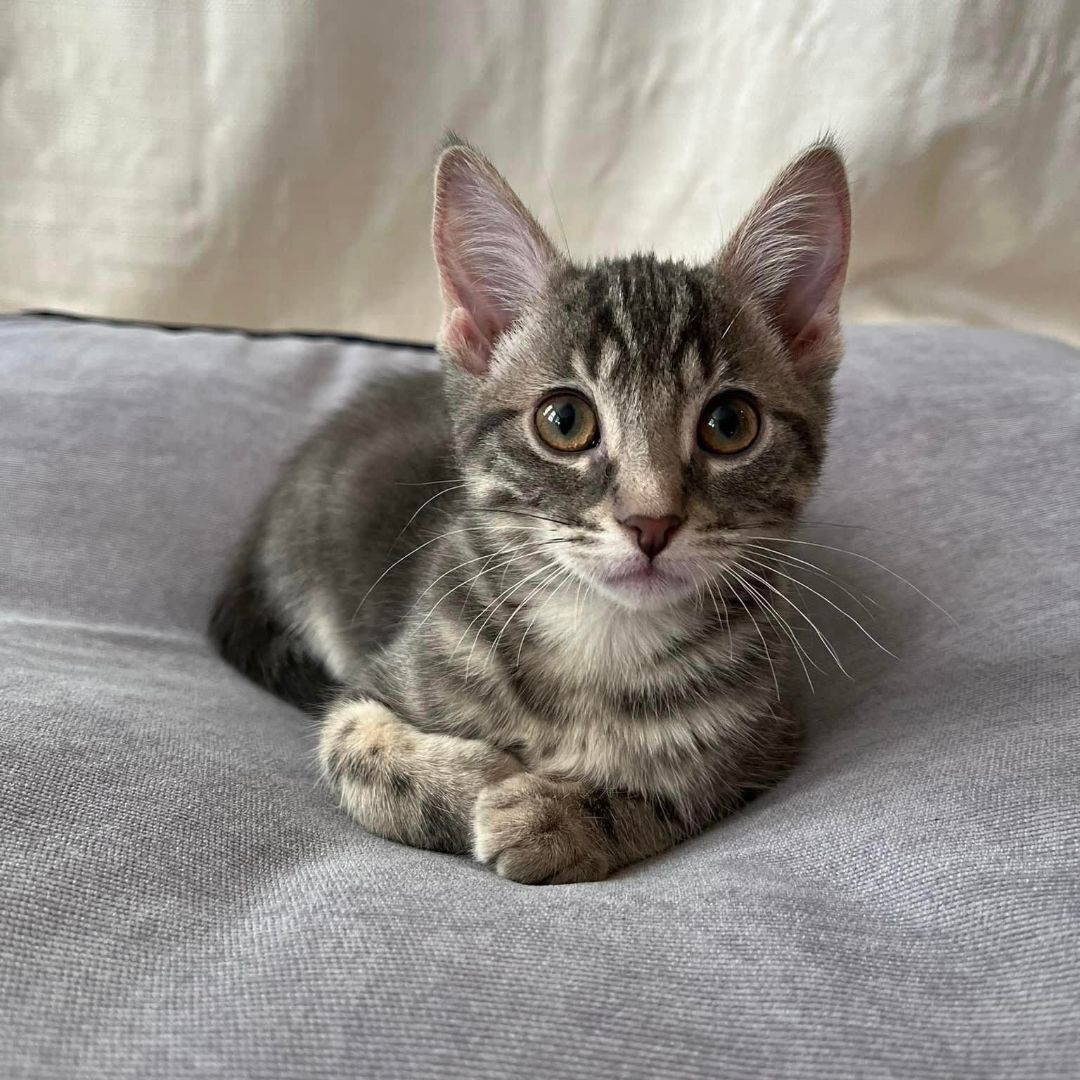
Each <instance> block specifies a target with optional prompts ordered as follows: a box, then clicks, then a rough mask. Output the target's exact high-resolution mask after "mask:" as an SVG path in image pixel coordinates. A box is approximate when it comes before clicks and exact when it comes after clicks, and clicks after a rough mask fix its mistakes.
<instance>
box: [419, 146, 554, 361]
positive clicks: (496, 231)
mask: <svg viewBox="0 0 1080 1080" xmlns="http://www.w3.org/2000/svg"><path fill="white" fill-rule="evenodd" d="M433 241H434V247H435V261H436V263H437V264H438V268H439V281H440V284H441V286H442V293H443V303H444V310H445V318H444V323H443V329H442V334H441V336H440V343H441V345H442V347H443V349H444V351H445V352H446V353H447V354H448V355H449V356H450V357H451V358H452V359H453V360H455V361H456V362H457V363H458V364H460V365H461V366H462V367H463V368H465V369H466V370H467V371H471V372H473V373H474V374H482V373H483V372H484V371H486V370H487V367H488V364H489V363H490V359H491V350H492V348H493V346H494V344H495V342H496V340H497V339H498V337H499V335H500V334H502V333H504V332H505V331H506V330H507V329H508V328H509V327H510V326H511V325H512V324H513V322H514V321H515V320H516V319H517V318H518V316H519V315H520V314H521V312H522V310H523V308H524V306H525V305H526V304H527V303H528V302H529V300H531V299H532V298H533V297H535V296H536V295H537V294H538V293H539V292H540V290H541V288H542V287H543V283H544V279H545V277H546V275H547V271H548V268H549V266H550V265H551V263H552V262H553V261H554V259H555V253H554V250H553V248H552V247H551V244H550V242H549V241H548V239H547V237H546V236H545V235H544V233H543V231H542V230H541V229H540V226H539V225H537V224H536V222H535V221H534V220H533V218H532V216H531V215H530V214H529V212H528V211H527V210H526V209H525V207H524V206H522V205H521V202H520V201H519V200H518V198H517V196H516V195H515V194H514V193H513V191H511V190H510V188H509V186H508V185H507V183H506V181H505V180H503V178H502V177H501V176H500V175H499V174H498V173H497V172H496V171H495V169H494V168H493V167H492V166H491V164H490V163H489V162H488V161H487V160H486V159H485V158H484V157H482V156H481V155H480V154H479V153H477V151H475V150H473V149H472V148H471V147H468V146H464V145H457V146H452V147H451V148H449V149H448V150H446V151H445V152H444V153H443V156H442V158H441V159H440V161H439V167H438V171H437V173H436V178H435V220H434V224H433Z"/></svg>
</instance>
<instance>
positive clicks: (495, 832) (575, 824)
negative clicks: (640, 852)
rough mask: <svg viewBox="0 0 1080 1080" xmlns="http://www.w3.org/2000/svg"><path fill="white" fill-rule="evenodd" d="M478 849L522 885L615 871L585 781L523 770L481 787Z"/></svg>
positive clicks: (601, 875) (475, 843)
mask: <svg viewBox="0 0 1080 1080" xmlns="http://www.w3.org/2000/svg"><path fill="white" fill-rule="evenodd" d="M473 854H474V855H475V856H476V858H477V859H479V860H480V861H481V862H485V863H492V864H493V865H494V867H495V870H496V872H497V873H498V874H499V875H500V876H501V877H504V878H509V879H510V880H511V881H519V882H521V883H522V884H523V885H565V884H569V883H570V882H575V881H599V880H600V879H601V878H605V877H607V875H608V873H609V872H610V865H611V860H610V858H609V855H608V852H607V849H606V843H605V838H604V835H603V833H602V832H601V831H600V829H599V828H598V827H597V826H596V824H595V822H594V821H593V820H592V818H591V817H590V815H589V814H588V813H587V810H586V806H585V802H584V798H583V791H582V788H581V787H580V785H578V784H574V783H568V782H563V781H558V780H549V779H547V778H546V777H543V776H534V775H532V774H531V773H518V774H517V775H515V776H511V777H509V778H508V779H506V780H503V781H501V782H500V783H497V784H492V785H490V786H489V787H486V788H484V789H483V791H481V792H480V796H479V798H478V799H477V801H476V808H475V810H474V814H473Z"/></svg>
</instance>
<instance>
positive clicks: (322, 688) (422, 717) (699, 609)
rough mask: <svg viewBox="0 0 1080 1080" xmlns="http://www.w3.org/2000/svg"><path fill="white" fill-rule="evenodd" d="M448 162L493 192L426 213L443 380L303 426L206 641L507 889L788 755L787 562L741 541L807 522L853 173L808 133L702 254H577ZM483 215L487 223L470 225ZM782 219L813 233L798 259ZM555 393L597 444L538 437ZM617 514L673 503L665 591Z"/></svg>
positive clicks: (678, 820) (392, 805)
mask: <svg viewBox="0 0 1080 1080" xmlns="http://www.w3.org/2000/svg"><path fill="white" fill-rule="evenodd" d="M455 169H457V170H459V171H461V172H463V173H464V174H465V175H466V179H467V184H466V185H464V187H462V188H461V189H456V188H455V187H454V183H453V175H452V174H453V171H454V170H455ZM448 173H449V174H451V175H450V178H449V179H447V174H448ZM439 175H440V184H441V185H442V186H441V187H438V188H437V200H441V207H442V213H443V215H444V219H445V216H446V215H447V214H449V215H451V217H452V215H453V213H454V205H453V204H454V200H455V199H465V200H466V201H467V200H470V199H476V198H479V199H480V200H481V201H483V200H485V199H487V200H490V201H491V203H492V205H491V206H488V207H487V208H486V209H485V208H481V209H480V210H477V209H476V208H475V207H473V206H471V205H466V206H465V207H464V209H463V210H462V214H461V216H460V218H459V219H458V220H457V222H456V224H454V225H453V227H447V228H444V229H443V231H442V232H441V233H440V210H439V208H437V212H436V254H437V258H438V259H439V265H440V270H441V272H442V275H443V291H444V297H445V298H446V302H447V319H446V322H445V324H444V331H443V338H442V341H441V348H442V352H443V355H444V357H445V358H446V364H445V365H444V372H443V373H442V374H425V375H409V376H400V377H396V378H395V377H388V378H387V379H385V381H383V382H382V383H380V384H379V385H378V386H376V387H375V388H371V387H368V388H366V389H365V390H364V392H363V393H362V394H361V395H359V396H358V397H357V398H356V400H354V401H353V402H352V403H351V404H349V405H348V406H347V407H346V408H345V409H344V410H342V411H341V412H340V413H339V414H337V415H336V416H334V417H332V418H331V419H330V421H329V422H328V423H327V424H326V425H325V426H324V427H323V428H322V429H321V430H320V431H318V432H317V433H316V434H315V435H314V436H313V437H312V438H311V439H310V440H309V441H308V443H307V444H306V445H305V446H304V447H303V448H301V450H300V451H299V453H298V454H297V455H296V456H295V458H294V459H293V461H292V462H291V463H290V465H289V466H288V468H287V469H286V470H285V471H284V473H283V475H282V477H281V479H280V481H279V483H278V485H277V487H276V488H275V490H274V491H273V492H272V493H271V494H270V496H269V497H268V499H267V500H266V502H265V504H264V505H263V507H262V509H261V511H260V513H259V515H258V517H257V519H256V521H255V522H254V523H253V526H252V529H251V532H250V534H249V536H248V538H247V540H246V541H245V544H244V546H243V548H242V550H241V552H240V555H239V556H238V559H237V563H236V568H235V571H234V573H233V576H232V578H231V580H230V582H229V584H228V585H227V587H226V589H225V591H224V593H223V594H222V597H221V600H220V601H219V605H218V608H217V610H216V612H215V616H214V621H213V632H214V635H215V637H216V639H217V640H218V642H219V644H220V645H221V648H222V650H223V652H224V654H225V655H226V657H227V658H229V659H230V660H232V661H233V662H234V663H236V664H237V665H238V666H239V667H241V668H242V669H243V670H245V671H246V672H247V673H248V674H250V675H251V676H252V677H254V678H256V679H257V680H259V681H260V682H262V683H263V684H265V685H267V686H269V687H271V688H272V689H274V690H275V691H276V692H278V693H281V694H283V695H284V696H286V697H289V698H290V699H291V700H294V701H296V702H297V703H298V704H301V705H304V706H305V707H308V708H310V709H312V710H313V711H315V712H316V713H317V714H318V715H319V716H320V722H321V733H320V744H319V754H320V759H321V762H322V765H323V769H324V771H325V775H326V777H327V778H328V780H329V782H330V783H331V784H332V785H333V787H334V789H335V790H336V792H337V795H338V797H339V798H340V800H341V802H342V805H343V806H344V807H345V809H346V810H347V811H348V812H349V813H350V814H352V815H353V816H354V817H355V818H356V819H357V820H358V821H359V822H360V823H361V824H362V825H364V826H365V827H366V828H368V829H370V830H371V831H373V832H375V833H377V834H379V835H381V836H385V837H389V838H392V839H395V840H398V841H401V842H403V843H407V844H412V845H415V846H419V847H425V848H431V849H436V850H441V851H450V852H456V853H460V854H465V855H472V856H473V857H475V858H477V859H479V860H482V861H483V862H486V863H489V864H491V865H492V866H493V867H494V868H495V869H496V870H497V871H498V873H500V874H501V875H503V876H504V877H507V878H510V879H513V880H515V881H519V882H526V883H563V882H573V881H582V880H592V879H597V878H600V877H603V876H605V875H607V874H609V873H611V872H612V871H614V870H615V869H617V868H619V867H621V866H624V865H626V864H627V863H630V862H633V861H636V860H638V859H641V858H644V857H646V856H648V855H651V854H654V853H656V852H660V851H663V850H665V849H666V848H669V847H671V846H672V845H673V844H675V843H677V842H678V841H679V840H681V839H683V838H685V837H688V836H691V835H693V834H694V833H696V832H698V831H700V830H701V829H703V828H704V827H705V826H707V825H708V824H710V823H711V822H713V821H715V820H716V819H717V818H719V817H720V816H722V815H723V814H725V813H728V812H729V811H731V810H733V809H735V808H736V807H737V806H738V805H740V803H741V802H743V801H744V800H745V799H746V798H747V797H748V796H749V795H750V794H752V793H754V792H756V791H759V790H761V789H764V788H766V787H768V786H770V785H772V784H773V783H774V782H775V781H776V780H777V779H778V778H779V777H781V776H782V775H783V774H784V773H785V772H786V771H787V770H788V769H789V768H790V767H791V766H792V764H793V762H794V760H795V757H796V753H797V749H798V742H799V739H798V734H799V726H798V724H797V722H796V720H795V719H794V718H793V717H792V716H791V714H790V713H789V712H788V711H787V710H786V709H785V707H784V706H783V704H782V703H781V701H780V700H779V692H778V689H777V687H778V684H779V683H780V682H781V680H782V675H783V671H784V668H785V666H786V664H787V662H788V652H789V649H790V646H791V642H790V641H789V640H788V637H787V635H786V634H785V632H784V629H783V622H782V620H779V619H777V618H775V617H773V616H775V615H777V614H778V613H783V611H784V607H785V603H786V601H785V599H784V580H783V578H782V577H781V576H780V575H778V574H777V573H775V572H774V571H773V570H772V569H771V568H770V565H771V564H769V563H767V562H766V561H765V560H763V559H761V558H760V556H759V555H755V549H754V548H753V546H752V545H753V543H754V542H755V539H756V538H760V537H770V536H772V537H785V536H787V535H788V534H789V533H790V531H791V530H792V528H793V526H794V525H795V523H796V521H797V519H798V516H799V512H800V510H801V509H802V507H803V506H804V504H805V503H806V501H807V499H808V498H809V496H810V494H811V493H812V491H813V489H814V484H815V481H816V480H817V477H818V474H819V471H820V468H821V463H822V457H823V454H824V451H825V434H826V425H827V420H828V415H829V405H830V397H829V382H830V377H831V375H832V372H833V369H834V367H835V364H836V362H837V360H838V358H839V353H840V338H839V329H838V325H837V322H836V306H837V302H838V295H839V284H840V283H842V278H843V269H844V264H843V260H844V259H845V258H846V250H847V247H846V245H847V218H846V213H847V210H846V206H847V204H846V188H845V187H844V185H843V169H842V166H841V165H840V163H839V158H838V157H837V155H836V152H835V150H833V149H832V148H831V147H829V146H819V147H816V148H814V149H812V150H811V151H809V152H808V153H807V154H806V155H804V157H803V158H802V159H800V161H799V162H796V164H795V165H793V166H791V167H790V168H789V169H788V170H787V172H785V173H784V174H782V176H781V177H780V179H779V180H778V181H777V184H776V185H774V188H773V189H772V191H771V193H770V195H767V196H766V197H765V200H763V204H761V205H759V207H757V208H755V210H754V211H752V213H751V217H750V218H748V219H747V220H748V222H749V223H750V226H749V227H748V226H747V225H746V224H745V223H744V226H743V227H742V229H741V231H740V232H738V233H737V234H736V236H735V238H733V241H732V244H731V245H729V247H728V248H726V249H725V250H724V251H723V252H721V253H720V255H719V256H718V257H717V259H716V260H714V261H713V262H712V263H710V264H708V265H705V266H689V265H686V264H684V263H681V262H670V261H664V260H661V259H658V258H656V257H653V256H651V255H637V256H633V257H631V258H626V259H612V260H605V261H601V262H597V263H594V264H591V265H587V266H581V265H575V264H573V263H571V262H569V261H568V260H566V259H564V258H562V257H561V256H558V255H556V254H555V252H554V249H553V248H551V247H550V245H548V244H547V241H546V238H544V237H543V234H542V233H541V231H540V230H539V226H537V225H536V223H535V221H533V220H532V218H531V217H528V216H527V211H525V210H524V208H523V207H522V206H521V205H520V203H518V202H517V201H516V198H514V197H513V194H512V192H510V191H509V188H507V187H506V186H505V181H503V180H502V178H501V177H499V176H498V174H497V173H495V172H494V170H493V169H492V168H491V166H490V165H489V164H488V163H487V162H486V161H485V160H484V159H483V158H482V157H481V156H480V155H479V154H478V153H477V152H476V151H474V150H473V149H472V148H471V147H468V146H465V145H464V144H460V143H456V142H455V143H453V144H452V145H451V146H450V147H449V148H448V149H447V150H446V151H445V152H444V155H443V159H442V161H441V163H440V174H439ZM462 192H464V194H462ZM770 198H772V200H773V204H774V205H771V206H770V204H769V203H768V200H769V199H770ZM830 199H832V202H831V203H830V202H829V200H830ZM448 204H449V206H450V209H449V210H448V209H447V205H448ZM809 204H812V205H814V206H815V208H816V209H815V213H814V215H812V216H811V217H810V218H805V217H804V218H802V219H800V220H792V219H790V218H789V217H787V216H785V206H787V207H794V208H796V209H799V208H803V207H805V206H806V205H809ZM822 205H824V206H825V207H826V212H824V213H822V212H820V207H821V206H822ZM830 206H832V207H833V208H834V209H833V210H832V211H830V210H829V207H830ZM755 215H756V219H757V220H759V221H761V222H762V225H761V226H760V228H762V229H764V230H765V232H763V233H762V235H760V236H755V235H754V232H753V222H754V220H755ZM490 220H497V221H498V228H499V235H498V237H496V238H494V239H492V238H487V237H485V236H483V235H480V236H477V235H475V230H476V229H477V228H479V229H483V227H484V222H486V221H490ZM515 222H517V223H518V224H517V227H518V228H519V229H520V232H521V236H520V238H519V239H520V240H521V245H522V247H521V251H518V252H514V251H512V250H510V249H512V248H513V246H514V244H513V233H514V228H515ZM822 222H824V223H825V224H824V225H822V224H821V223H822ZM444 224H445V220H444ZM777 229H781V230H787V232H786V233H784V235H787V236H788V237H789V240H788V243H789V244H790V245H791V246H792V247H793V248H798V249H800V250H801V251H804V252H809V255H808V256H807V257H806V258H805V259H803V260H802V261H800V258H799V254H798V252H796V253H795V254H794V255H791V256H790V257H786V256H784V255H783V252H782V251H781V250H780V246H778V245H781V241H778V240H777V231H776V230H777ZM830 229H832V231H831V232H829V230H830ZM455 230H456V231H455ZM800 230H802V231H801V232H800ZM496 240H497V242H496ZM838 244H839V245H840V246H841V247H842V251H841V252H839V253H838V252H837V251H836V250H834V249H835V248H836V246H837V245H838ZM455 245H456V247H455ZM508 250H509V251H510V254H509V255H508V258H510V259H511V260H512V261H513V265H512V266H509V267H505V266H503V267H500V266H499V265H497V264H498V261H499V258H500V252H501V251H503V252H505V251H508ZM755 250H757V251H759V252H762V253H764V258H765V263H764V264H762V265H755V264H754V261H753V255H754V252H755ZM522 251H524V252H525V255H524V256H522V253H521V252H522ZM462 252H463V254H462ZM455 259H457V260H458V261H457V262H455ZM485 260H488V261H490V262H492V263H493V265H492V266H490V267H486V266H485ZM477 265H479V269H480V271H482V273H477V272H476V269H477ZM463 268H464V269H463ZM470 274H471V275H472V276H471V277H470V276H469V275H470ZM763 274H765V275H767V277H768V280H767V286H763V285H762V281H763V277H762V275H763ZM777 274H779V275H780V277H779V278H778V277H777ZM800 274H801V275H802V277H801V278H800V277H799V275H800ZM530 275H531V277H530ZM815 275H817V277H818V278H821V279H822V280H817V279H816V278H815ZM826 279H827V280H826ZM507 282H509V283H510V284H509V285H507ZM785 289H786V290H787V292H786V293H785ZM485 290H486V294H485ZM778 305H779V306H778ZM785 305H786V306H785ZM800 305H801V309H800ZM559 389H571V390H574V391H575V392H578V393H580V394H581V395H582V396H583V397H585V398H586V399H587V400H588V401H589V402H591V403H592V405H593V407H594V409H595V412H596V415H597V416H598V418H599V423H600V429H601V437H600V441H599V443H598V445H597V446H596V447H595V448H593V449H590V450H588V451H586V452H584V453H577V454H566V453H561V452H558V451H554V450H552V449H550V448H549V447H548V446H546V445H545V444H544V443H543V442H542V440H541V439H540V438H539V437H538V435H537V431H536V427H535V423H534V415H535V412H536V409H537V405H538V403H539V402H540V401H542V400H543V399H544V398H545V396H546V395H549V394H550V393H551V392H552V391H553V390H559ZM729 389H737V390H739V391H742V392H744V393H746V394H749V395H752V398H753V399H754V400H755V401H756V402H757V403H758V408H759V411H760V416H761V431H760V434H759V435H758V438H757V440H756V442H754V443H753V445H752V446H751V447H750V448H749V449H748V450H746V451H745V452H743V453H741V454H738V455H734V456H732V457H730V458H723V457H716V456H710V455H709V454H706V453H704V452H703V451H702V449H701V447H700V446H699V445H698V443H697V439H696V436H695V432H696V429H697V423H698V418H699V416H700V415H701V413H702V410H703V408H704V407H705V406H706V404H707V403H708V402H709V401H710V400H711V399H712V398H714V396H715V395H716V394H717V393H720V392H722V391H725V390H729ZM627 514H639V515H650V516H653V517H659V516H663V515H665V514H676V515H677V516H678V517H679V518H680V519H681V520H682V521H683V524H682V526H681V527H680V528H678V530H677V532H676V533H675V534H674V537H673V539H672V540H671V542H670V543H669V545H668V546H667V547H666V548H665V549H664V550H663V551H662V552H661V553H660V554H659V555H657V556H656V557H655V560H654V562H655V568H656V570H657V573H658V574H660V575H661V577H662V580H661V581H660V583H659V584H658V585H656V586H655V587H654V586H653V584H651V583H650V582H645V584H644V585H643V586H641V587H640V588H639V587H637V586H635V587H634V588H632V589H628V588H623V587H622V586H621V585H620V584H619V581H620V579H619V577H618V573H619V572H620V571H621V569H622V568H627V569H628V571H636V570H637V569H640V565H641V561H642V560H643V559H644V558H645V557H644V556H643V555H642V554H641V552H640V551H639V550H638V549H637V547H636V546H635V540H634V537H633V535H632V533H631V530H629V529H628V528H627V527H626V526H625V525H622V524H620V521H621V520H622V519H624V518H625V517H626V515H627Z"/></svg>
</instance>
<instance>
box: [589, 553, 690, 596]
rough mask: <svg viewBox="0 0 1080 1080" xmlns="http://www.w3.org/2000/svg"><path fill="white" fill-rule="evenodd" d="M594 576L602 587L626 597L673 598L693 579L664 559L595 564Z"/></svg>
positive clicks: (687, 586)
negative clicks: (630, 562) (621, 563)
mask: <svg viewBox="0 0 1080 1080" xmlns="http://www.w3.org/2000/svg"><path fill="white" fill-rule="evenodd" d="M593 577H594V580H595V581H596V583H597V584H598V585H599V586H600V587H601V588H603V589H604V590H606V591H608V592H610V593H616V594H619V595H622V596H625V597H627V598H633V597H638V598H641V599H647V598H656V599H659V598H661V597H667V598H675V597H677V596H683V595H685V594H686V593H687V592H688V591H690V590H692V589H693V588H694V584H693V582H692V581H691V580H690V579H689V578H688V577H687V576H686V575H685V574H683V573H680V572H679V570H678V568H677V567H675V566H673V565H672V564H670V563H663V562H660V563H658V562H641V563H633V564H631V565H626V564H623V565H621V566H609V567H603V568H600V567H597V568H595V569H594V570H593Z"/></svg>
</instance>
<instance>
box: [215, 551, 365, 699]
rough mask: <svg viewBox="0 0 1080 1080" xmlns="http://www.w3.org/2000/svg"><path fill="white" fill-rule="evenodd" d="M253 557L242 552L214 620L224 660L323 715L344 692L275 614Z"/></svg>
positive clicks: (217, 606) (281, 696)
mask: <svg viewBox="0 0 1080 1080" xmlns="http://www.w3.org/2000/svg"><path fill="white" fill-rule="evenodd" d="M253 562H254V560H253V559H252V558H251V557H250V553H248V552H242V553H241V555H240V558H239V559H238V560H237V561H236V563H235V564H234V566H233V568H232V571H231V572H230V574H229V578H228V581H227V582H226V585H225V588H224V589H223V590H222V591H221V594H220V595H219V596H218V599H217V602H216V603H215V605H214V610H213V613H212V614H211V616H210V628H209V629H210V638H211V640H212V641H213V642H214V645H215V646H216V647H217V650H218V652H219V653H220V654H221V656H222V657H223V658H224V659H225V660H226V661H227V662H228V663H230V664H232V666H233V667H234V668H236V669H237V671H239V672H240V673H241V674H243V675H246V676H247V677H248V678H249V679H251V680H252V682H255V683H258V684H259V685H260V686H262V687H264V688H265V689H267V690H269V691H270V692H271V693H272V694H275V695H276V696H277V697H280V698H283V699H284V700H285V701H288V702H289V703H291V704H293V705H296V706H297V707H298V708H301V709H303V710H304V711H305V712H309V713H312V714H320V713H321V712H322V711H323V710H324V709H325V707H326V706H327V705H328V704H329V703H330V701H331V700H333V698H334V697H336V696H337V694H338V693H340V691H341V690H342V689H343V688H344V687H343V685H342V684H341V683H340V682H338V680H336V679H335V678H334V677H333V676H332V675H331V674H330V672H329V671H328V670H327V669H326V666H325V665H324V664H323V663H322V661H321V660H319V658H318V657H316V656H314V655H313V654H312V653H311V651H310V649H309V648H308V647H307V645H306V643H305V642H304V641H303V639H302V638H301V637H300V636H299V635H298V634H297V633H296V631H295V630H293V629H291V628H290V627H289V626H288V625H287V624H286V623H285V622H284V621H283V620H282V619H281V618H280V616H279V615H278V614H277V612H276V611H275V610H274V606H273V604H272V603H271V601H270V598H269V596H268V595H267V592H266V589H265V586H264V585H263V583H262V582H261V581H260V579H259V575H258V573H257V569H256V567H255V566H254V565H253Z"/></svg>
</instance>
